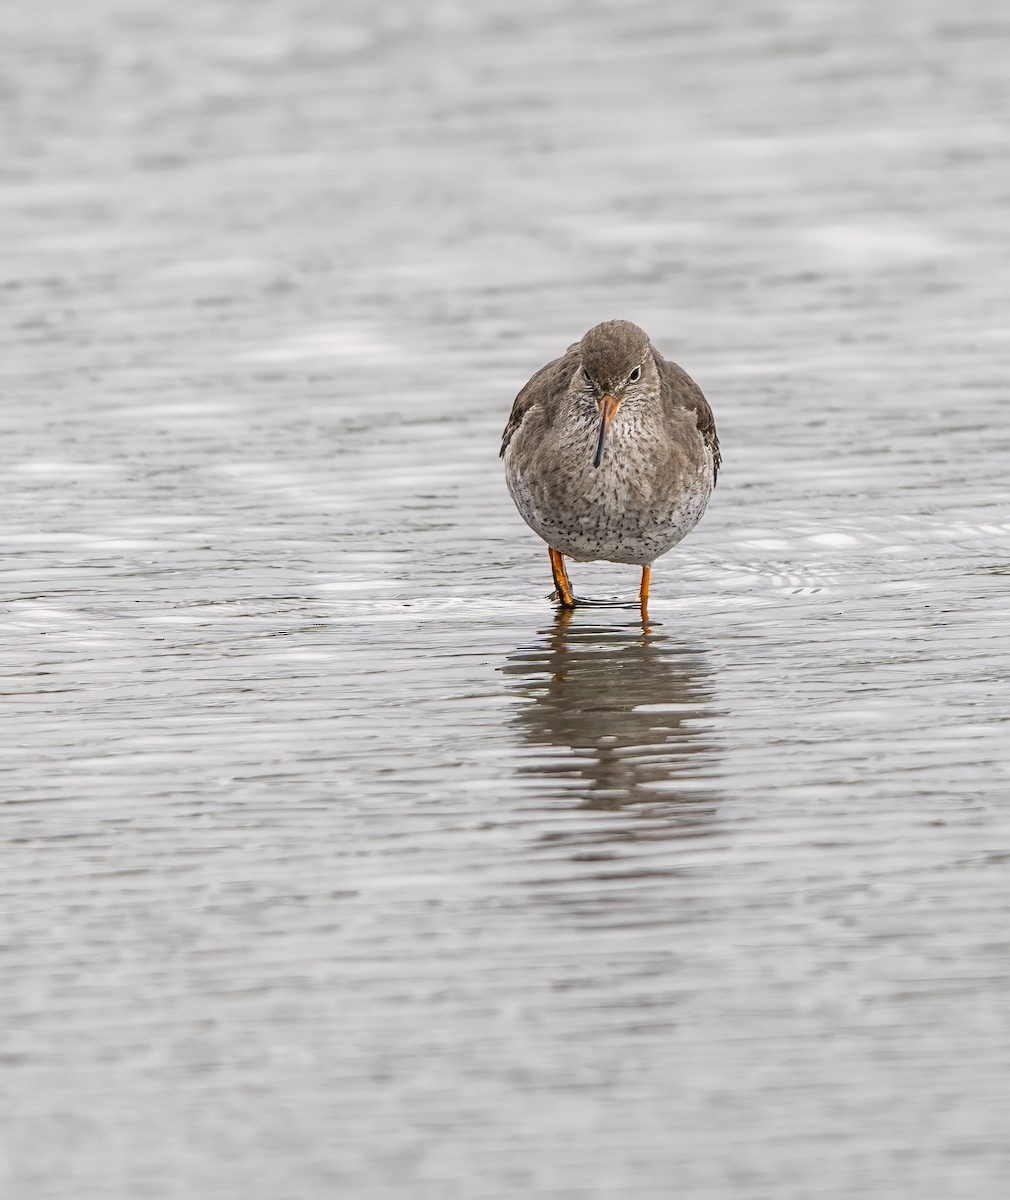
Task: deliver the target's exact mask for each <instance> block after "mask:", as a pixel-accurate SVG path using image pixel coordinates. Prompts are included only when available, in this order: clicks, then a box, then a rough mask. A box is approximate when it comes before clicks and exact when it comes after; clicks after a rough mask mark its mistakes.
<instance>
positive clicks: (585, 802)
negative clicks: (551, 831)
mask: <svg viewBox="0 0 1010 1200" xmlns="http://www.w3.org/2000/svg"><path fill="white" fill-rule="evenodd" d="M502 670H503V672H504V673H505V674H506V675H507V676H509V677H510V680H511V682H512V683H513V686H514V687H515V689H516V690H517V691H518V693H519V694H520V696H521V697H522V698H523V703H522V704H521V705H520V706H519V707H518V708H517V709H516V712H515V716H514V718H513V721H514V725H515V726H516V727H517V728H518V729H519V731H520V732H521V735H522V738H523V741H524V742H525V743H526V744H527V745H528V746H530V747H532V748H533V749H534V751H535V753H534V754H533V755H530V756H528V757H527V758H526V760H525V761H524V763H523V765H522V766H521V767H520V770H521V771H523V772H525V773H527V774H532V775H535V776H537V777H539V778H540V779H541V780H542V781H543V784H544V793H545V798H547V797H550V798H558V797H561V796H564V797H567V798H568V799H569V800H572V799H575V798H576V797H577V798H578V800H579V801H581V806H582V807H583V808H589V809H604V810H606V809H610V810H616V809H624V808H627V807H628V806H631V805H635V806H638V805H643V806H647V815H649V816H652V817H660V818H663V823H664V824H665V825H667V826H669V823H670V819H671V818H673V823H674V825H677V826H679V827H680V832H682V833H688V832H690V828H691V827H692V826H693V827H695V829H696V831H699V832H700V830H697V826H698V825H703V826H707V825H708V824H709V823H710V821H711V818H712V815H713V813H714V811H715V799H716V797H715V788H714V786H713V783H712V778H711V777H712V774H713V770H712V768H713V764H714V761H715V754H716V751H715V747H714V744H713V739H712V737H711V731H710V728H711V721H712V717H713V716H714V713H713V710H712V690H711V687H710V683H709V681H710V678H711V674H712V668H711V665H710V664H709V662H708V661H707V657H706V654H705V652H704V651H703V650H702V649H700V648H698V647H693V648H692V647H686V646H684V645H680V644H678V643H677V642H676V641H674V640H671V639H670V638H669V637H667V636H666V635H664V634H661V633H657V632H656V630H655V629H654V628H652V627H650V626H649V625H648V624H647V623H641V624H639V623H637V622H636V623H635V624H634V625H630V626H619V625H609V624H608V625H602V624H584V623H582V621H581V620H580V618H579V617H573V616H572V613H571V611H570V610H569V611H562V612H560V613H559V614H558V616H557V617H556V620H555V624H554V625H553V626H552V627H551V628H549V629H547V630H544V631H542V632H541V635H540V637H539V639H538V640H537V641H536V642H534V643H533V644H532V645H529V646H524V647H520V648H519V649H517V650H516V651H515V653H513V654H511V655H510V656H509V657H508V660H507V661H506V664H505V666H504V667H503V668H502ZM641 815H646V814H645V813H642V814H641ZM670 832H672V830H671V829H670V828H667V829H666V834H667V835H668V834H669V833H670ZM640 833H641V834H644V833H645V829H644V828H641V829H640ZM654 833H655V834H658V830H655V831H654Z"/></svg>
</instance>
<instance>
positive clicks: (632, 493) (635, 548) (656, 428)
mask: <svg viewBox="0 0 1010 1200" xmlns="http://www.w3.org/2000/svg"><path fill="white" fill-rule="evenodd" d="M501 456H502V458H504V459H505V478H506V482H507V483H508V489H509V492H510V493H511V494H512V499H513V500H514V501H515V504H516V507H517V508H518V509H519V513H520V515H521V516H522V518H523V520H524V521H525V522H526V523H527V525H529V526H530V528H531V529H533V530H534V531H535V532H536V533H538V534H539V535H540V537H542V538H543V540H544V541H545V542H546V543H547V545H548V548H549V550H550V557H551V568H552V570H553V573H554V582H555V585H556V587H557V591H558V598H559V600H560V602H561V604H562V606H563V607H565V608H572V607H574V606H575V604H576V603H577V601H576V600H575V598H574V597H573V596H572V591H571V584H570V583H569V581H568V576H567V573H566V571H565V566H564V557H563V556H565V555H567V556H568V557H569V558H573V559H575V560H576V561H577V562H589V561H595V560H599V559H605V560H608V561H610V562H618V563H635V564H637V565H639V566H641V567H642V586H641V591H640V601H641V608H642V616H643V617H645V616H646V609H647V603H648V589H649V569H650V566H651V564H652V562H653V561H654V560H655V559H656V558H658V557H659V556H660V555H661V554H665V553H666V552H667V550H670V549H671V548H672V547H673V546H675V545H676V544H677V543H678V542H679V541H680V540H681V538H683V537H684V536H685V535H686V534H687V533H689V532H690V531H691V530H692V529H693V528H694V526H695V525H697V523H698V522H699V521H700V520H701V516H702V514H703V513H704V511H705V506H706V505H707V503H708V499H709V496H710V495H711V494H712V488H713V487H714V486H715V481H716V476H717V475H718V472H719V464H720V462H721V456H720V454H719V438H718V436H717V434H716V430H715V420H714V419H713V417H712V410H711V408H709V406H708V401H707V400H706V399H705V397H704V396H703V395H702V394H701V390H700V389H699V388H698V386H697V384H695V382H694V381H693V380H692V379H691V377H690V376H689V375H687V374H686V372H684V371H682V370H681V369H680V367H678V366H677V364H676V363H672V362H668V361H667V360H666V359H665V358H663V356H662V355H661V354H660V353H659V351H658V350H656V349H655V347H654V346H653V345H652V344H651V343H650V342H649V338H648V336H647V335H646V334H645V333H644V332H643V331H642V330H641V329H639V328H638V326H637V325H632V324H631V322H630V321H604V322H603V324H602V325H596V326H594V327H593V328H592V329H590V330H589V332H588V333H587V334H586V335H585V336H584V337H583V338H582V340H581V341H579V342H576V343H575V344H574V345H572V346H569V347H568V349H567V350H566V351H565V353H564V355H563V356H562V357H561V358H558V359H555V360H554V362H551V363H548V364H547V366H545V367H542V368H541V369H540V370H539V371H537V373H536V374H535V375H534V376H533V378H532V379H531V380H530V381H529V383H527V384H526V386H525V387H524V388H523V389H522V391H521V392H520V393H519V395H518V396H517V397H516V399H515V403H514V404H513V405H512V412H511V415H510V416H509V419H508V424H507V425H506V426H505V433H504V435H503V437H502V445H501Z"/></svg>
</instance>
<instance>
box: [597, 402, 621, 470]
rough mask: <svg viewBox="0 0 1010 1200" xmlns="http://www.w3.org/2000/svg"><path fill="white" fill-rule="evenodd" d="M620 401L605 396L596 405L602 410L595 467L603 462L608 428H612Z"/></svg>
mask: <svg viewBox="0 0 1010 1200" xmlns="http://www.w3.org/2000/svg"><path fill="white" fill-rule="evenodd" d="M620 403H621V402H620V400H615V399H614V397H613V396H604V397H603V398H602V399H600V400H597V401H596V407H597V408H598V409H599V410H600V440H599V441H598V442H597V443H596V457H595V458H594V459H593V466H594V467H598V466H599V465H600V463H601V462H603V443H604V442H605V441H606V440H607V430H608V429H609V428H610V422H611V421H612V420H613V419H614V416H615V415H616V413H617V406H618V405H619V404H620Z"/></svg>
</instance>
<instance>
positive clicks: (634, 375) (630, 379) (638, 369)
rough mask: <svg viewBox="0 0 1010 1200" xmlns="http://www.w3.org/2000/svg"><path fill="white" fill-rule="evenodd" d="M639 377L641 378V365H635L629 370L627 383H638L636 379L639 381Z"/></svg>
mask: <svg viewBox="0 0 1010 1200" xmlns="http://www.w3.org/2000/svg"><path fill="white" fill-rule="evenodd" d="M641 378H642V368H641V367H636V368H635V369H634V370H633V371H632V372H631V374H630V375H629V376H628V383H638V381H639V380H640V379H641Z"/></svg>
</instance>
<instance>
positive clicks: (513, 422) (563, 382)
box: [498, 342, 579, 458]
mask: <svg viewBox="0 0 1010 1200" xmlns="http://www.w3.org/2000/svg"><path fill="white" fill-rule="evenodd" d="M578 349H579V344H578V342H575V343H574V344H573V345H571V346H569V347H568V349H567V350H566V351H565V353H564V354H563V355H562V356H561V357H560V358H556V359H555V360H554V361H553V362H549V363H548V364H547V366H546V367H541V368H540V370H539V371H537V372H536V374H535V375H533V377H532V378H531V379H530V381H529V382H528V383H527V384H526V386H525V387H524V388H523V389H522V391H521V392H520V393H519V395H518V396H516V398H515V400H514V401H513V403H512V411H511V413H509V419H508V423H507V424H506V426H505V432H504V433H503V434H502V439H501V450H499V451H498V457H499V458H504V457H505V451H506V450H507V449H508V445H509V442H511V441H512V439H513V437H515V435H516V433H517V431H518V430H519V427H520V426H521V425H522V423H523V422H524V421H525V420H526V418H527V417H528V416H530V415H532V414H535V413H539V415H540V416H541V418H544V417H546V415H547V414H545V413H544V412H543V411H542V406H543V402H544V401H545V400H551V399H553V398H555V397H556V396H557V395H558V394H559V391H560V390H561V389H563V388H564V387H566V386H567V384H568V380H569V379H570V378H571V376H572V372H573V371H574V369H575V360H576V359H577V356H578Z"/></svg>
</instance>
